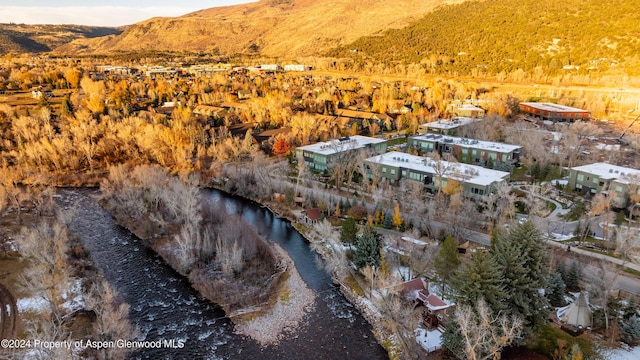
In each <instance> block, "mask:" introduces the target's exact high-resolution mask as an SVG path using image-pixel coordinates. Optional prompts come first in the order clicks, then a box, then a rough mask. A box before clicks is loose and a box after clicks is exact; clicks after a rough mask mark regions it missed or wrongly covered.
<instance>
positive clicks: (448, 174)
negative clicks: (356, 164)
mask: <svg viewBox="0 0 640 360" xmlns="http://www.w3.org/2000/svg"><path fill="white" fill-rule="evenodd" d="M366 161H368V162H371V163H377V164H380V165H387V166H393V167H400V168H405V169H411V170H415V171H419V172H421V173H428V174H436V173H438V171H437V170H436V169H445V171H444V174H443V175H444V177H445V178H447V179H454V180H457V181H460V182H466V183H469V184H476V185H481V186H488V185H491V184H493V183H495V182H500V181H502V180H507V179H508V178H509V175H510V174H509V173H508V172H504V171H498V170H492V169H485V168H483V167H481V166H475V165H469V164H461V163H453V162H448V161H444V160H440V161H436V160H433V159H431V158H428V157H423V156H416V155H411V154H407V153H403V152H398V151H391V152H388V153H386V154H382V155H378V156H373V157H370V158H368V159H367V160H366Z"/></svg>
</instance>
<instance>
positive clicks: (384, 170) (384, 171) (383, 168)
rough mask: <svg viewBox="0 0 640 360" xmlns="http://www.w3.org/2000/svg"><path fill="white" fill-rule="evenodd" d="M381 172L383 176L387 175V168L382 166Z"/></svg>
mask: <svg viewBox="0 0 640 360" xmlns="http://www.w3.org/2000/svg"><path fill="white" fill-rule="evenodd" d="M382 172H383V173H384V174H386V173H387V168H386V167H384V166H383V167H382Z"/></svg>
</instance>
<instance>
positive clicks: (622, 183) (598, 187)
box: [568, 163, 640, 209]
mask: <svg viewBox="0 0 640 360" xmlns="http://www.w3.org/2000/svg"><path fill="white" fill-rule="evenodd" d="M568 186H569V188H570V189H573V190H575V191H578V192H581V193H583V194H590V195H595V194H598V193H603V194H605V195H607V196H613V199H612V202H611V205H612V206H613V207H616V208H619V209H622V208H626V207H627V206H628V205H629V201H630V200H631V195H640V170H636V169H632V168H628V167H623V166H617V165H612V164H607V163H594V164H589V165H583V166H576V167H573V168H571V170H570V171H569V182H568Z"/></svg>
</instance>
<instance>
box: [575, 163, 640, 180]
mask: <svg viewBox="0 0 640 360" xmlns="http://www.w3.org/2000/svg"><path fill="white" fill-rule="evenodd" d="M571 170H575V171H581V172H585V173H588V174H593V175H595V176H597V177H599V178H600V179H603V180H616V181H618V182H621V183H624V184H626V183H628V182H629V180H630V178H631V177H634V178H638V179H640V170H636V169H632V168H628V167H624V166H618V165H612V164H607V163H593V164H589V165H582V166H576V167H573V168H571Z"/></svg>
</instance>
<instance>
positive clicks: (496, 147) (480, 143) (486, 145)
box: [411, 133, 522, 153]
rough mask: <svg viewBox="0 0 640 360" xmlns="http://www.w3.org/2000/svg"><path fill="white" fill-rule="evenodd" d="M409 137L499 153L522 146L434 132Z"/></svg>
mask: <svg viewBox="0 0 640 360" xmlns="http://www.w3.org/2000/svg"><path fill="white" fill-rule="evenodd" d="M411 138H412V139H416V140H421V141H429V142H440V143H445V144H451V145H456V146H460V147H463V148H470V149H480V150H489V151H496V152H500V153H510V152H512V151H515V150H518V149H521V148H522V146H520V145H512V144H505V143H500V142H493V141H484V140H476V139H468V138H461V137H456V136H448V135H441V134H434V133H426V134H422V135H416V136H412V137H411Z"/></svg>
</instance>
